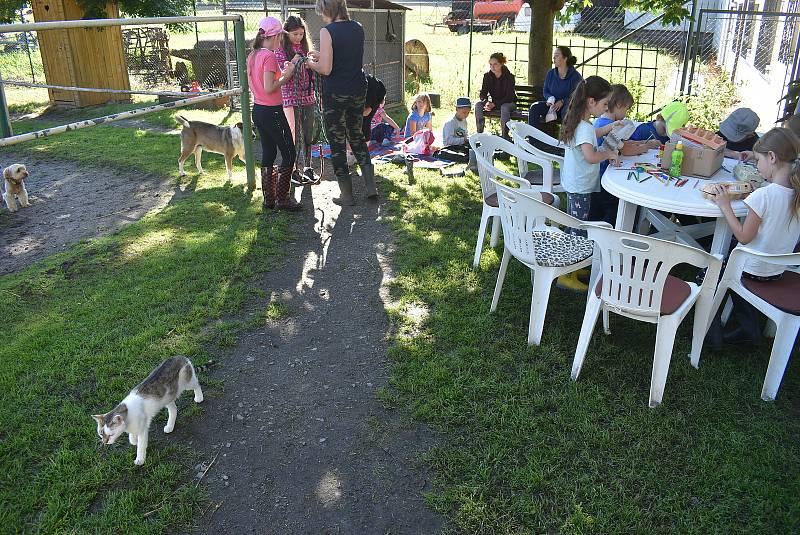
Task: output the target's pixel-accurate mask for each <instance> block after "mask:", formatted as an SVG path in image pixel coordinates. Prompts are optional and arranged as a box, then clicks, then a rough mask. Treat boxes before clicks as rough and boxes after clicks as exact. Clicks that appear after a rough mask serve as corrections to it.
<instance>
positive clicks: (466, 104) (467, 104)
mask: <svg viewBox="0 0 800 535" xmlns="http://www.w3.org/2000/svg"><path fill="white" fill-rule="evenodd" d="M471 107H472V101H471V100H470V99H469V97H458V98H457V99H456V108H471Z"/></svg>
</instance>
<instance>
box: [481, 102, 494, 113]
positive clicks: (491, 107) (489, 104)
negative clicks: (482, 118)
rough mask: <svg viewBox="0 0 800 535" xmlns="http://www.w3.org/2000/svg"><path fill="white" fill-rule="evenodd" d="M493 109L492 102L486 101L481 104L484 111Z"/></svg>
mask: <svg viewBox="0 0 800 535" xmlns="http://www.w3.org/2000/svg"><path fill="white" fill-rule="evenodd" d="M493 109H494V102H487V103H486V104H484V105H483V110H484V111H492V110H493Z"/></svg>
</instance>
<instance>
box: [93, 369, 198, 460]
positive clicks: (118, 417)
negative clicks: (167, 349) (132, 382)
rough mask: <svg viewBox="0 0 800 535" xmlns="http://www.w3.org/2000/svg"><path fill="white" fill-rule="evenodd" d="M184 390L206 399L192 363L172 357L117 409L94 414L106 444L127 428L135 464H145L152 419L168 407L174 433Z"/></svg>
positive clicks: (100, 434) (168, 430)
mask: <svg viewBox="0 0 800 535" xmlns="http://www.w3.org/2000/svg"><path fill="white" fill-rule="evenodd" d="M184 390H194V400H195V402H197V403H200V402H202V401H203V390H202V389H201V388H200V383H199V382H198V381H197V374H196V373H195V370H194V366H192V362H191V361H190V360H189V359H188V358H186V357H183V356H176V357H170V358H168V359H167V360H165V361H164V362H162V363H161V364H160V365H159V366H158V368H156V369H155V370H153V371H152V372H150V375H148V376H147V378H146V379H145V380H144V381H142V382H141V383H139V385H138V386H137V387H136V388H134V389H133V390H131V393H130V394H128V395H127V397H125V399H123V400H122V403H120V404H119V405H117V406H116V407H115V408H114V410H112V411H111V412H107V413H106V414H95V415H93V416H92V418H94V419H95V420H96V421H97V434H98V436H99V437H100V439H101V440H102V441H103V444H113V443H114V442H115V441H116V440H117V438H119V436H120V435H121V434H122V433H124V432H126V431H127V433H128V441H129V442H130V443H131V444H133V445H134V446H136V460H135V461H134V464H136V465H142V464H144V459H145V456H146V455H147V434H148V430H149V429H150V421H151V420H152V419H153V417H154V416H155V415H156V414H158V413H159V411H160V410H161V409H163V408H164V407H166V408H167V411H169V418H168V419H167V425H166V426H164V432H165V433H171V432H172V430H173V429H174V428H175V418H176V417H177V416H178V408H177V407H176V406H175V400H176V399H178V397H180V395H181V394H182V393H183V391H184Z"/></svg>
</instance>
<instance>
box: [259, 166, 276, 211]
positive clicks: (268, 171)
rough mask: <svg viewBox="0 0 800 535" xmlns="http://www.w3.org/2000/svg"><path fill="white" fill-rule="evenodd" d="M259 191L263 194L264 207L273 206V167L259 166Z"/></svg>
mask: <svg viewBox="0 0 800 535" xmlns="http://www.w3.org/2000/svg"><path fill="white" fill-rule="evenodd" d="M261 193H262V194H263V195H264V208H275V168H274V167H272V166H270V167H262V168H261Z"/></svg>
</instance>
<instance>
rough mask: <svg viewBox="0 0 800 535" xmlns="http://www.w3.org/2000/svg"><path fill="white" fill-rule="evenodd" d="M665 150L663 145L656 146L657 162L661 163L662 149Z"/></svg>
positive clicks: (662, 157)
mask: <svg viewBox="0 0 800 535" xmlns="http://www.w3.org/2000/svg"><path fill="white" fill-rule="evenodd" d="M665 148H666V147H665V146H664V144H663V143H662V144H661V145H659V146H658V161H661V160H663V159H664V149H665Z"/></svg>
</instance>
